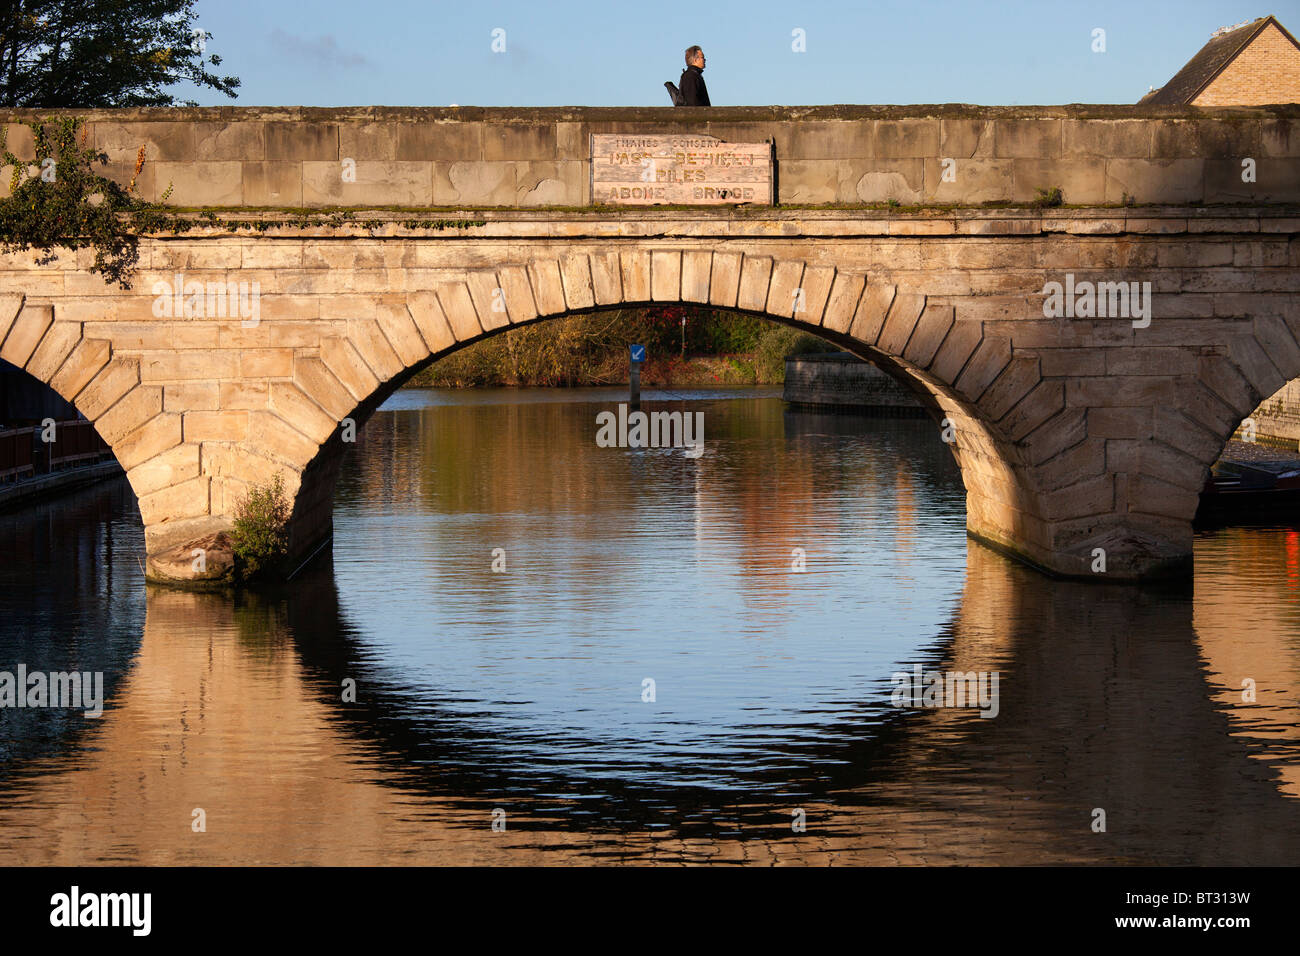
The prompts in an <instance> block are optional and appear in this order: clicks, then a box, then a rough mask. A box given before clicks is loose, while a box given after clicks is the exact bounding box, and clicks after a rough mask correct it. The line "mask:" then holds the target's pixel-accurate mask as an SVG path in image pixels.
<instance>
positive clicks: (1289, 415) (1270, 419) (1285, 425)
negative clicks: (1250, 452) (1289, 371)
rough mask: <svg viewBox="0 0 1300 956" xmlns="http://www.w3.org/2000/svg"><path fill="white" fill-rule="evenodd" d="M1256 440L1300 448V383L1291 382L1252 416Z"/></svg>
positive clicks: (1262, 404)
mask: <svg viewBox="0 0 1300 956" xmlns="http://www.w3.org/2000/svg"><path fill="white" fill-rule="evenodd" d="M1250 418H1251V419H1253V420H1254V422H1255V435H1256V440H1257V441H1260V442H1263V443H1265V444H1268V445H1278V446H1281V447H1284V448H1300V381H1291V382H1287V383H1286V384H1285V385H1283V386H1282V387H1281V388H1280V389H1279V390H1278V391H1277V392H1275V393H1274V394H1273V395H1271V396H1270V397H1269V398H1267V399H1266V400H1265V401H1264V402H1263V403H1261V404H1260V406H1259V408H1257V409H1255V411H1254V412H1253V413H1251V416H1250Z"/></svg>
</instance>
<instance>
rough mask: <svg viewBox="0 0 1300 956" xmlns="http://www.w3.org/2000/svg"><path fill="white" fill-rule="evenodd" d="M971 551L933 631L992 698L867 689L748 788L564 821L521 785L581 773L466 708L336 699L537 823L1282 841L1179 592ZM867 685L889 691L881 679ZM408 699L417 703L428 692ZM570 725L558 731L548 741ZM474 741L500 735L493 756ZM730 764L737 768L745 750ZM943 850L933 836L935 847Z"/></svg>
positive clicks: (1099, 851)
mask: <svg viewBox="0 0 1300 956" xmlns="http://www.w3.org/2000/svg"><path fill="white" fill-rule="evenodd" d="M969 555H970V563H969V564H968V575H967V583H966V587H965V591H964V594H963V600H962V610H961V612H960V614H959V615H958V617H957V619H956V620H955V621H954V622H953V624H952V626H951V628H950V629H948V630H947V631H946V633H945V635H944V636H943V637H942V638H941V640H940V642H939V643H938V644H937V645H936V654H937V658H936V663H937V665H938V667H940V668H941V669H955V670H962V671H970V670H993V669H997V670H1000V671H1001V672H1002V674H1003V679H1002V682H1001V694H1002V700H1001V713H1000V715H999V717H998V718H997V719H995V720H992V721H986V720H983V719H981V718H978V717H977V716H975V714H974V713H973V712H968V711H962V712H957V711H922V712H919V713H918V712H907V713H904V714H898V713H892V712H890V713H885V712H883V711H882V710H881V709H879V708H875V707H872V706H871V705H869V704H864V705H863V706H862V708H861V711H860V713H859V717H857V718H850V719H849V720H848V726H847V728H846V726H845V721H844V719H843V718H841V719H839V720H837V721H834V722H830V723H828V724H826V725H825V727H824V728H823V734H824V738H825V740H826V741H827V743H826V745H825V746H824V747H821V748H814V749H810V750H794V751H790V752H788V753H786V754H784V755H783V756H784V758H785V759H784V762H783V763H782V764H780V765H777V766H769V767H766V768H762V769H757V770H754V771H753V772H751V773H749V774H748V778H749V779H748V781H747V782H748V784H749V785H750V787H751V788H752V790H750V791H748V792H744V783H743V782H742V784H741V786H740V787H739V788H738V790H739V791H741V792H733V793H713V794H707V793H700V792H698V791H693V790H690V789H688V788H687V789H679V790H668V789H663V788H659V789H657V788H655V787H653V786H645V785H644V784H640V783H639V782H638V783H632V784H626V783H625V784H623V785H621V786H620V787H619V788H618V789H617V790H616V791H614V792H611V793H610V794H609V795H608V796H605V797H601V798H600V799H593V800H590V801H587V800H582V799H576V800H575V801H574V802H576V803H578V804H580V805H582V806H583V808H584V810H585V811H587V812H585V813H583V814H581V815H580V816H578V817H576V818H570V819H568V821H567V822H566V820H565V817H566V815H565V814H563V813H562V810H561V807H560V805H559V804H558V803H557V804H555V805H553V806H552V808H551V810H550V812H549V813H548V812H547V809H546V806H545V801H539V800H538V799H537V798H536V797H535V796H534V795H535V794H536V793H538V792H549V793H566V794H578V795H580V796H586V795H587V794H584V786H583V782H582V781H579V780H575V779H573V778H571V777H570V778H566V777H564V776H563V775H562V774H560V773H559V772H558V768H557V770H556V771H555V772H554V773H552V772H550V769H549V768H541V769H540V770H538V771H537V772H530V773H519V774H517V775H516V774H512V773H511V772H510V771H509V769H508V766H509V761H508V759H502V756H501V755H502V754H508V753H509V750H510V747H509V743H508V742H502V741H495V740H494V741H476V740H474V739H473V737H472V733H470V734H466V733H465V730H464V727H463V724H461V723H460V722H458V725H457V726H456V727H455V728H454V729H453V728H450V727H440V726H439V725H438V721H437V719H436V717H435V718H434V719H433V722H432V723H430V722H428V721H426V720H420V721H416V722H404V721H403V719H402V718H401V717H400V716H399V715H400V714H401V712H402V711H403V709H404V706H403V704H402V703H401V698H402V696H403V695H402V693H401V692H397V693H388V692H383V693H381V695H380V696H379V697H378V698H376V699H374V700H373V701H371V702H369V703H366V704H363V706H362V707H361V708H360V710H359V713H360V717H358V716H357V715H358V710H357V709H353V708H341V709H340V713H341V714H346V715H347V716H346V719H348V720H349V721H350V725H351V726H352V728H353V729H354V731H355V732H356V733H359V734H362V735H364V736H367V737H369V738H371V739H373V740H375V742H376V743H377V744H379V746H380V750H381V752H384V753H396V754H401V755H403V756H404V763H405V764H406V765H407V766H408V769H404V771H403V779H404V781H405V782H406V785H408V786H412V787H417V788H423V787H428V786H430V785H432V786H434V787H435V788H436V787H445V786H446V785H447V783H448V781H451V783H452V785H453V786H467V785H468V786H470V787H471V788H473V790H474V792H477V793H480V794H491V795H492V796H493V797H494V798H496V799H507V798H512V799H517V800H519V801H520V802H522V803H524V804H526V805H528V806H529V807H530V808H531V810H532V812H533V813H534V815H535V817H534V820H533V822H532V824H531V825H532V826H534V827H537V828H538V829H572V828H573V827H574V826H578V827H579V828H585V829H587V830H601V829H613V830H620V829H621V828H626V827H629V826H633V827H635V826H638V825H643V824H645V823H647V822H668V821H669V820H672V821H674V822H676V823H677V824H678V825H679V826H680V828H681V832H682V833H683V834H691V833H695V834H705V833H707V834H709V835H711V836H713V837H714V838H723V837H726V836H728V835H733V836H737V837H741V836H743V837H749V838H753V837H768V838H771V839H774V840H775V839H781V840H785V839H788V838H789V829H788V821H785V822H783V821H782V819H781V817H780V816H779V815H777V814H775V813H774V810H773V806H772V804H773V803H779V804H781V805H782V806H784V805H786V804H787V803H789V802H791V801H804V802H806V803H808V804H809V805H811V806H815V807H817V808H818V817H819V819H820V821H821V823H820V825H821V826H822V827H823V829H822V831H821V836H820V837H819V839H824V840H825V841H828V842H827V844H826V845H827V847H828V848H831V849H834V848H835V847H838V848H839V850H840V851H842V852H851V851H852V850H853V848H854V847H861V846H862V842H863V834H864V833H869V832H874V834H875V836H876V837H877V838H879V839H881V840H882V841H886V842H887V841H888V839H890V838H891V837H890V835H889V830H890V827H891V826H893V827H896V828H897V830H898V838H899V839H900V840H901V841H902V842H904V843H906V841H907V839H908V838H907V837H906V835H905V834H906V832H907V831H909V829H910V828H912V827H913V826H914V825H922V824H923V821H922V819H921V818H926V820H928V821H929V823H934V824H940V823H941V824H942V825H945V826H948V825H952V824H953V823H954V822H957V821H959V822H962V823H963V825H964V826H972V827H974V828H975V829H976V830H977V831H978V832H981V833H982V834H983V835H982V836H981V837H980V839H981V840H982V841H986V842H987V850H988V853H989V856H990V858H999V857H1002V856H1004V855H1005V856H1006V859H1007V860H1008V861H1011V860H1019V861H1022V862H1027V861H1034V860H1041V859H1043V858H1044V856H1045V855H1046V856H1047V857H1052V858H1057V859H1077V860H1089V859H1094V860H1112V861H1118V860H1121V859H1144V860H1149V861H1153V862H1160V861H1163V862H1196V863H1225V862H1242V863H1244V862H1249V861H1254V862H1258V861H1263V860H1272V861H1277V862H1281V861H1283V860H1285V859H1288V858H1294V854H1295V852H1296V851H1297V848H1300V828H1298V825H1300V804H1298V803H1296V802H1294V801H1289V800H1286V799H1285V798H1283V797H1282V796H1281V795H1280V794H1279V792H1278V790H1277V782H1276V771H1275V772H1274V773H1273V774H1271V775H1270V774H1269V773H1268V772H1267V771H1261V770H1260V769H1252V767H1253V766H1254V762H1253V761H1251V760H1249V759H1248V757H1249V756H1250V755H1251V753H1252V748H1251V747H1250V746H1248V745H1246V744H1244V743H1243V742H1242V741H1241V740H1238V739H1234V738H1230V737H1229V736H1228V733H1227V731H1228V729H1229V726H1230V724H1229V718H1228V717H1226V716H1225V715H1224V714H1223V713H1222V712H1221V711H1220V710H1219V709H1218V708H1217V707H1215V706H1214V705H1213V704H1212V703H1211V702H1210V700H1209V699H1208V696H1209V694H1208V688H1207V687H1206V683H1205V674H1204V671H1203V668H1202V665H1201V663H1200V661H1199V659H1198V657H1197V654H1196V652H1195V649H1194V646H1193V645H1192V644H1191V642H1189V641H1188V638H1189V637H1190V636H1192V634H1193V631H1192V629H1191V608H1192V604H1191V599H1190V594H1188V593H1187V592H1186V591H1164V592H1159V591H1157V592H1152V591H1147V590H1135V589H1131V588H1126V587H1104V588H1102V589H1100V590H1098V589H1096V588H1095V587H1093V586H1091V585H1085V584H1074V583H1069V582H1047V581H1044V580H1043V579H1042V578H1041V577H1038V576H1036V575H1033V574H1032V573H1030V572H1028V571H1027V570H1025V569H1023V568H1020V567H1017V566H1015V565H1012V564H1010V563H1008V562H1007V561H1005V560H1004V559H1002V558H1000V557H998V556H996V555H993V554H992V553H991V552H988V551H987V550H985V549H984V548H982V547H981V546H979V545H977V544H974V543H972V544H971V545H970V547H969ZM312 587H313V588H322V587H323V588H325V589H326V591H328V590H329V582H328V581H326V580H324V579H323V578H317V579H316V581H315V583H314V584H313V585H312ZM313 594H314V597H312V598H311V599H308V600H295V601H293V602H292V605H291V609H290V612H289V617H288V624H289V626H290V628H291V630H293V632H294V634H295V635H296V638H295V639H296V643H297V644H298V647H299V648H300V650H301V652H302V653H303V655H304V660H305V662H306V663H308V664H309V666H312V667H315V668H319V669H320V670H321V671H322V672H323V673H325V674H327V675H329V676H328V677H327V679H326V680H325V682H324V686H331V685H333V684H334V683H335V679H336V678H338V679H341V675H343V674H345V673H348V672H355V670H356V664H355V663H350V661H354V660H355V655H356V652H357V648H356V647H355V646H353V645H352V639H351V638H350V637H349V636H348V633H349V628H348V627H347V625H346V624H341V626H340V627H337V628H336V630H335V632H334V633H335V635H336V637H335V638H334V639H333V640H329V641H321V640H320V635H322V634H325V633H329V627H330V617H331V615H330V611H329V608H330V601H329V595H328V593H321V592H320V591H319V590H314V591H313ZM340 623H341V622H340ZM927 666H930V665H927ZM880 690H881V698H880V699H882V700H883V699H884V698H885V695H886V693H887V691H886V689H884V688H881V689H880ZM418 709H419V710H420V711H421V712H425V713H427V712H428V708H427V706H424V705H423V703H422V705H421V706H420V707H419V708H418ZM867 727H870V728H871V730H870V732H869V733H868V732H867V730H866V728H867ZM1156 728H1158V729H1156ZM448 730H452V732H451V733H448V732H447V731H448ZM566 743H567V742H565V741H556V744H557V748H561V747H563V746H564V745H565V744H566ZM485 744H486V745H489V746H484V747H481V745H485ZM480 753H485V754H488V755H489V757H492V755H494V754H495V755H496V756H495V757H493V758H492V759H495V760H496V763H497V766H496V771H495V772H492V771H491V769H490V767H491V764H490V763H484V762H481V758H480V756H479V754H480ZM1193 757H1194V759H1195V760H1196V766H1195V768H1194V772H1189V760H1190V759H1193ZM410 764H415V765H417V766H419V765H427V766H428V767H429V768H430V769H429V771H428V772H427V773H426V772H422V771H420V770H410V769H409V765H410ZM629 769H630V770H634V769H635V768H629ZM1283 769H1284V770H1285V768H1283ZM485 770H487V771H489V772H487V773H484V771H485ZM737 775H738V777H739V778H740V779H741V780H742V781H744V778H745V776H746V768H739V769H738V770H737ZM629 776H630V777H632V778H633V779H637V778H638V775H637V774H635V773H634V772H632V773H629ZM768 785H772V786H781V787H782V789H783V790H784V792H783V793H782V795H781V797H780V799H779V800H765V799H764V798H763V796H762V791H763V790H764V789H766V787H767V786H768ZM592 795H593V796H594V794H592ZM1025 801H1029V806H1028V807H1027V806H1026V804H1025ZM1097 806H1100V807H1103V808H1105V809H1106V810H1107V813H1108V817H1109V821H1110V822H1109V830H1108V835H1106V836H1103V835H1100V834H1094V833H1093V832H1092V831H1091V829H1090V824H1091V821H1092V816H1091V812H1092V809H1093V808H1094V807H1097ZM1244 808H1249V811H1248V812H1247V811H1246V810H1245V809H1244ZM1227 817H1231V820H1229V821H1227V822H1224V820H1225V818H1227ZM548 819H549V822H547V821H548ZM1216 821H1217V822H1216ZM1265 821H1267V822H1265ZM924 825H928V823H925V824H924ZM924 825H923V826H922V828H924ZM729 826H731V827H733V828H732V829H728V827H729ZM968 841H969V833H968V832H967V833H966V834H965V836H964V837H963V838H961V839H959V840H958V841H957V842H958V844H959V845H958V846H956V847H954V848H952V852H953V853H954V854H955V856H956V857H957V858H960V857H961V856H962V854H963V853H966V854H967V856H969V842H968ZM962 844H965V846H966V850H964V851H963V850H962V847H961V845H962ZM945 852H946V851H944V850H943V849H942V848H941V847H938V846H935V847H932V848H931V850H930V853H931V858H933V855H934V854H938V855H939V856H941V857H942V856H943V854H944V853H945ZM922 859H923V858H921V857H918V861H921V860H922Z"/></svg>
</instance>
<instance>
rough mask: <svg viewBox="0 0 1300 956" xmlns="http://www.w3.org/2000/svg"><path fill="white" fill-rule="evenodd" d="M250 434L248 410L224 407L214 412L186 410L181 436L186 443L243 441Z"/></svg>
mask: <svg viewBox="0 0 1300 956" xmlns="http://www.w3.org/2000/svg"><path fill="white" fill-rule="evenodd" d="M247 435H248V412H247V411H245V410H238V409H223V410H221V411H214V412H201V411H195V412H185V413H184V415H183V416H182V421H181V436H182V438H183V440H184V441H185V442H186V443H189V444H195V445H197V444H199V443H201V442H206V441H233V442H239V441H243V440H244V439H245V438H246V437H247Z"/></svg>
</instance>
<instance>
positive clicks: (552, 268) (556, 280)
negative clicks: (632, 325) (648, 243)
mask: <svg viewBox="0 0 1300 956" xmlns="http://www.w3.org/2000/svg"><path fill="white" fill-rule="evenodd" d="M626 265H627V263H626V262H625V263H624V267H625V269H626ZM528 278H529V279H530V280H532V287H533V299H534V301H535V302H536V303H537V313H538V315H563V314H564V313H565V312H566V311H568V306H567V305H566V304H565V301H564V279H563V278H562V277H561V275H560V264H559V263H558V262H557V261H555V260H554V259H533V260H531V261H530V262H529V263H528ZM645 280H646V290H645V293H646V294H645V296H644V298H645V299H649V298H650V289H649V285H650V254H649V253H645ZM624 288H627V276H626V271H625V274H624ZM446 307H447V303H446V302H444V303H443V308H444V309H446ZM447 317H448V320H452V319H453V316H452V315H451V313H450V312H448V316H447ZM460 324H461V325H463V326H464V327H465V329H466V330H468V328H469V325H468V322H466V321H465V320H464V318H463V317H462V318H461V320H460ZM451 327H452V331H454V332H455V333H456V338H458V339H460V340H461V341H464V339H465V338H466V336H465V335H462V334H461V329H460V327H458V325H457V323H456V322H455V321H452V326H451Z"/></svg>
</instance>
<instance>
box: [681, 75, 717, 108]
mask: <svg viewBox="0 0 1300 956" xmlns="http://www.w3.org/2000/svg"><path fill="white" fill-rule="evenodd" d="M679 85H680V86H681V88H682V96H683V97H684V98H685V99H686V104H685V105H686V106H709V105H711V104H710V103H709V88H708V87H707V86H705V85H704V72H703V71H702V70H701V69H700V68H699V67H698V66H688V67H687V68H686V69H684V70H682V81H681V83H680V84H679Z"/></svg>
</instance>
